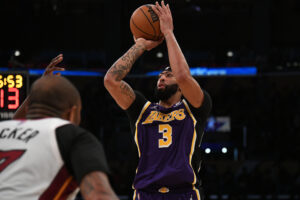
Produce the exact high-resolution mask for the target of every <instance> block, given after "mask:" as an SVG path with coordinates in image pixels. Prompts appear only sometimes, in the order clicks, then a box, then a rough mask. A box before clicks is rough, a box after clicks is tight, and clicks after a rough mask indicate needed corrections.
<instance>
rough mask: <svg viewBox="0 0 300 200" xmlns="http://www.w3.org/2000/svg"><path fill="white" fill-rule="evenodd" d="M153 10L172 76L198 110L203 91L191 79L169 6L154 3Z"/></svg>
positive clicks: (162, 3)
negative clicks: (176, 35) (158, 21)
mask: <svg viewBox="0 0 300 200" xmlns="http://www.w3.org/2000/svg"><path fill="white" fill-rule="evenodd" d="M153 10H154V11H155V12H156V13H157V15H158V17H159V20H160V29H161V32H162V33H163V34H164V37H165V40H166V44H167V48H168V56H169V62H170V67H171V69H172V72H173V75H174V76H175V78H176V80H177V82H178V85H179V88H180V89H181V91H182V94H183V96H184V97H185V98H186V99H187V100H188V101H189V103H190V104H191V105H192V106H193V107H195V108H198V107H200V106H201V105H202V102H203V97H204V95H203V91H202V89H201V87H200V85H199V84H198V83H197V81H196V80H195V79H194V78H193V77H192V75H191V73H190V68H189V66H188V64H187V62H186V59H185V57H184V55H183V53H182V51H181V49H180V46H179V44H178V43H177V40H176V37H175V35H174V33H173V29H174V27H173V19H172V14H171V10H170V8H169V5H168V4H167V5H165V4H164V1H162V2H161V5H159V4H158V3H157V2H156V5H155V6H153Z"/></svg>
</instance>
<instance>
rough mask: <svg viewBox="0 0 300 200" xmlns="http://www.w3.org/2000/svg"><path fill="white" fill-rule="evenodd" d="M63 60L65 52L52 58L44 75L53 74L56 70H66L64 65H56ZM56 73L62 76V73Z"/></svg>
mask: <svg viewBox="0 0 300 200" xmlns="http://www.w3.org/2000/svg"><path fill="white" fill-rule="evenodd" d="M62 60H63V54H59V55H58V56H56V57H55V58H53V59H52V60H51V62H50V63H49V65H48V66H47V67H46V69H45V71H44V73H43V76H46V75H53V72H54V71H65V68H63V67H57V66H56V65H57V64H58V63H60V62H61V61H62ZM55 75H57V76H60V73H56V74H55Z"/></svg>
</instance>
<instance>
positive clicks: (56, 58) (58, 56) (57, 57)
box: [50, 54, 63, 63]
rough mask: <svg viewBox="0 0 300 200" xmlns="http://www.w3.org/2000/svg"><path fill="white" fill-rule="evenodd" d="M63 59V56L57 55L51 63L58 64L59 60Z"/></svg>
mask: <svg viewBox="0 0 300 200" xmlns="http://www.w3.org/2000/svg"><path fill="white" fill-rule="evenodd" d="M61 57H63V55H62V54H59V55H57V56H56V57H55V58H53V59H52V60H51V62H50V63H53V62H56V61H57V60H59V59H60V58H61Z"/></svg>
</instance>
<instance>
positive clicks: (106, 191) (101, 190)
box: [80, 172, 119, 200]
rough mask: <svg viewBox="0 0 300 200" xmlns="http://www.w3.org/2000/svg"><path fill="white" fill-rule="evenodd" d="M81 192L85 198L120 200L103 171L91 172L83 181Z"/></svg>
mask: <svg viewBox="0 0 300 200" xmlns="http://www.w3.org/2000/svg"><path fill="white" fill-rule="evenodd" d="M80 192H81V194H82V196H83V198H84V199H85V200H118V199H119V198H118V197H117V195H116V194H115V193H114V191H113V190H112V188H111V187H110V184H109V181H108V178H107V176H106V175H105V174H104V173H102V172H91V173H89V174H87V175H86V176H85V177H84V178H83V179H82V181H81V184H80Z"/></svg>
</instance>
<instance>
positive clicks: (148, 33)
mask: <svg viewBox="0 0 300 200" xmlns="http://www.w3.org/2000/svg"><path fill="white" fill-rule="evenodd" d="M131 21H132V24H133V25H134V26H135V27H136V28H137V29H138V30H140V31H141V32H143V33H145V34H147V35H150V36H152V37H155V35H152V34H150V33H147V32H144V31H143V30H142V29H140V28H139V27H138V26H137V25H136V24H135V23H134V21H133V19H131Z"/></svg>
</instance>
